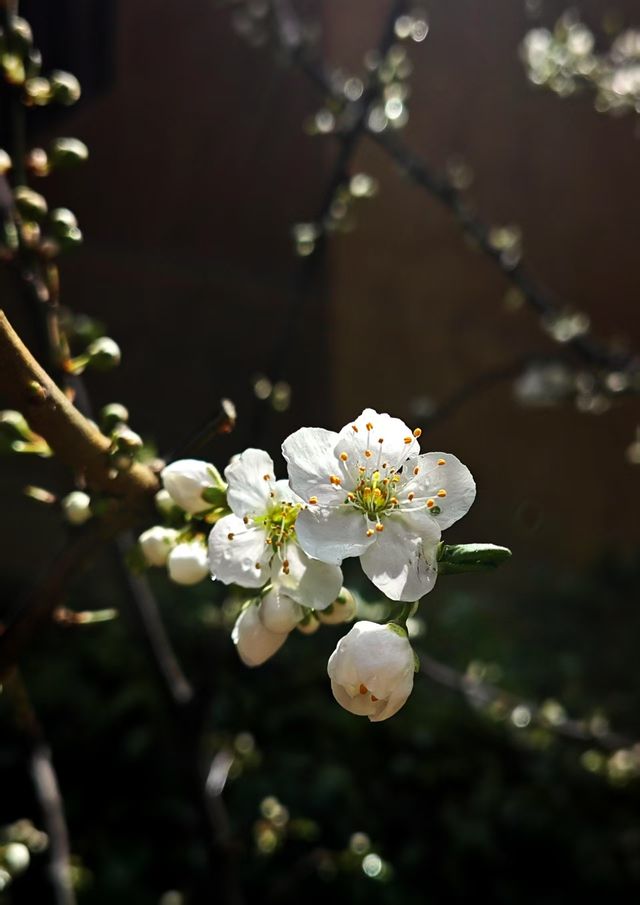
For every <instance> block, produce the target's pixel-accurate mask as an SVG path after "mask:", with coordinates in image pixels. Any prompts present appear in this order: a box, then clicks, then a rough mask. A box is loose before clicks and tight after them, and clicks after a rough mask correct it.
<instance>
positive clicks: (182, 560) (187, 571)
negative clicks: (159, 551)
mask: <svg viewBox="0 0 640 905" xmlns="http://www.w3.org/2000/svg"><path fill="white" fill-rule="evenodd" d="M167 569H168V570H169V578H171V580H172V581H175V582H176V584H184V585H192V584H198V582H199V581H202V579H203V578H206V576H207V575H208V574H209V563H208V560H207V549H206V547H205V546H204V544H203V543H201V542H200V541H199V540H194V541H186V542H185V543H182V544H178V545H177V546H175V547H174V548H173V550H172V551H171V552H170V553H169V556H168V559H167Z"/></svg>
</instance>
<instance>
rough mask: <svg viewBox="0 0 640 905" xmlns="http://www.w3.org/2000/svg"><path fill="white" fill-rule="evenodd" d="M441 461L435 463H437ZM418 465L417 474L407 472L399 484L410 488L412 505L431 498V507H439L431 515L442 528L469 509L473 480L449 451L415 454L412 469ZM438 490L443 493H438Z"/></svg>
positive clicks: (422, 502) (464, 466)
mask: <svg viewBox="0 0 640 905" xmlns="http://www.w3.org/2000/svg"><path fill="white" fill-rule="evenodd" d="M439 462H442V463H443V464H441V465H439V464H438V463H439ZM416 468H417V469H418V470H419V471H418V474H417V475H413V474H412V476H411V478H410V480H409V482H408V483H406V484H405V485H404V486H403V488H402V495H403V497H404V495H405V492H409V491H413V492H414V493H415V494H416V497H415V500H414V504H415V505H416V506H418V505H420V504H422V505H424V503H425V502H426V500H429V499H432V500H433V501H434V504H435V505H434V507H433V509H436V506H437V507H438V508H439V509H440V512H439V513H438V514H437V515H432V518H433V519H434V520H435V521H436V522H437V523H438V524H439V525H440V529H441V530H442V531H444V529H445V528H448V527H449V526H450V525H453V523H454V522H457V521H458V519H460V518H462V516H463V515H466V513H467V512H468V511H469V509H470V507H471V504H472V503H473V501H474V500H475V498H476V484H475V481H474V480H473V477H472V475H471V472H470V471H469V469H468V468H467V466H466V465H463V464H462V462H461V461H460V459H457V458H456V457H455V456H454V455H452V454H451V453H442V452H430V453H426V454H425V455H423V456H418V457H417V458H416V459H415V460H413V461H412V462H411V470H412V472H413V471H415V469H416ZM439 491H444V493H441V494H439V493H438V492H439ZM436 512H437V510H436Z"/></svg>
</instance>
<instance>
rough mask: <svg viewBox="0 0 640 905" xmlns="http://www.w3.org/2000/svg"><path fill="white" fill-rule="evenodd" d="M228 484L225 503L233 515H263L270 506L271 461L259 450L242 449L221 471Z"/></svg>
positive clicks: (273, 482) (272, 475)
mask: <svg viewBox="0 0 640 905" xmlns="http://www.w3.org/2000/svg"><path fill="white" fill-rule="evenodd" d="M224 476H225V478H226V479H227V481H228V482H229V489H228V491H227V500H228V503H229V507H230V508H231V510H232V512H234V513H235V515H238V516H240V518H243V517H244V516H245V515H263V514H264V513H265V512H266V511H267V509H268V508H269V506H270V505H271V503H272V500H271V497H270V496H269V494H270V493H271V491H272V490H273V485H274V484H275V480H276V479H275V474H274V470H273V459H272V458H271V456H270V455H269V454H268V453H266V452H265V451H264V450H263V449H245V451H244V452H243V453H241V455H240V456H238V457H237V458H236V459H235V460H234V461H233V462H231V463H230V464H229V465H227V467H226V468H225V470H224Z"/></svg>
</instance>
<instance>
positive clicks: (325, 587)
mask: <svg viewBox="0 0 640 905" xmlns="http://www.w3.org/2000/svg"><path fill="white" fill-rule="evenodd" d="M296 524H297V523H296ZM283 560H284V561H286V563H287V572H285V571H284V568H283V561H282V560H281V559H280V558H279V557H278V556H274V558H273V561H272V565H271V576H272V581H273V583H274V584H275V585H276V586H277V587H278V588H280V589H281V590H282V591H284V592H285V593H286V594H288V595H289V597H291V598H292V599H293V600H295V601H297V602H298V603H300V604H302V605H303V606H307V607H311V609H313V610H323V609H324V608H325V607H327V606H329V604H330V603H333V601H334V600H335V599H336V597H337V596H338V594H339V593H340V588H341V587H342V571H341V569H340V567H339V566H334V565H329V564H328V563H324V562H319V561H318V560H317V559H311V558H310V557H309V556H307V554H306V553H305V552H304V551H303V550H301V549H300V547H299V546H298V545H297V544H296V543H288V544H287V546H286V548H285V550H284V551H283Z"/></svg>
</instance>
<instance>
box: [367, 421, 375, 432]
mask: <svg viewBox="0 0 640 905" xmlns="http://www.w3.org/2000/svg"><path fill="white" fill-rule="evenodd" d="M365 427H366V429H367V430H368V431H372V430H373V424H372V423H371V422H370V421H367V423H366V424H365Z"/></svg>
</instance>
